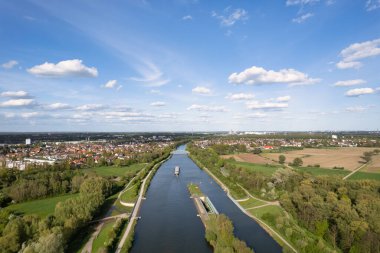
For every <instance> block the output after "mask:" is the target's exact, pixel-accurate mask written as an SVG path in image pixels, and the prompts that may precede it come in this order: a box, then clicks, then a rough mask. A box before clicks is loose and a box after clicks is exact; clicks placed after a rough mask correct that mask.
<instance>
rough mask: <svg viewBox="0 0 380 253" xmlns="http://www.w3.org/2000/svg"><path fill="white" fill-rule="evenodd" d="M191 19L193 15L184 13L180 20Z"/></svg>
mask: <svg viewBox="0 0 380 253" xmlns="http://www.w3.org/2000/svg"><path fill="white" fill-rule="evenodd" d="M192 19H193V17H192V16H190V15H186V16H183V17H182V20H192Z"/></svg>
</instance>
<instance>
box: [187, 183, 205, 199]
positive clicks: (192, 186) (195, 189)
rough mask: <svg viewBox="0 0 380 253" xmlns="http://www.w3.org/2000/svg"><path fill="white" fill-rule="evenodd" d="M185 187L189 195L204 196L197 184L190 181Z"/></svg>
mask: <svg viewBox="0 0 380 253" xmlns="http://www.w3.org/2000/svg"><path fill="white" fill-rule="evenodd" d="M187 189H189V192H190V194H191V195H195V196H198V197H201V196H204V195H203V193H202V191H201V189H199V186H198V185H196V184H193V183H190V184H188V185H187Z"/></svg>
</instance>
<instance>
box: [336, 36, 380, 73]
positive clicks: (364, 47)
mask: <svg viewBox="0 0 380 253" xmlns="http://www.w3.org/2000/svg"><path fill="white" fill-rule="evenodd" d="M377 55H380V39H375V40H370V41H365V42H361V43H354V44H351V45H350V46H348V47H347V48H345V49H343V50H342V51H341V52H340V54H339V56H340V57H342V60H341V61H340V62H338V63H337V64H336V66H337V67H338V68H339V69H348V68H360V67H361V66H362V63H361V62H359V61H358V60H362V59H365V58H368V57H374V56H377Z"/></svg>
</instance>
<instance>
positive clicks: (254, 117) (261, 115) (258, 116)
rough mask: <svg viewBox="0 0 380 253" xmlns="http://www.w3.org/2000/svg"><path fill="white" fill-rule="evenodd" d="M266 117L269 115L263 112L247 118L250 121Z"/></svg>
mask: <svg viewBox="0 0 380 253" xmlns="http://www.w3.org/2000/svg"><path fill="white" fill-rule="evenodd" d="M266 116H267V115H266V114H265V113H262V112H256V113H250V114H247V115H246V117H247V118H250V119H257V118H265V117H266Z"/></svg>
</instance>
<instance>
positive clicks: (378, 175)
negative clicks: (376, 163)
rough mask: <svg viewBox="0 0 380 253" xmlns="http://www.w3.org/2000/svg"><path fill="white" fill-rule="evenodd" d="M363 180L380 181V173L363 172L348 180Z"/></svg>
mask: <svg viewBox="0 0 380 253" xmlns="http://www.w3.org/2000/svg"><path fill="white" fill-rule="evenodd" d="M363 179H370V180H379V181H380V173H370V172H361V171H358V172H356V173H355V174H353V175H352V176H350V177H349V178H347V180H363Z"/></svg>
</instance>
